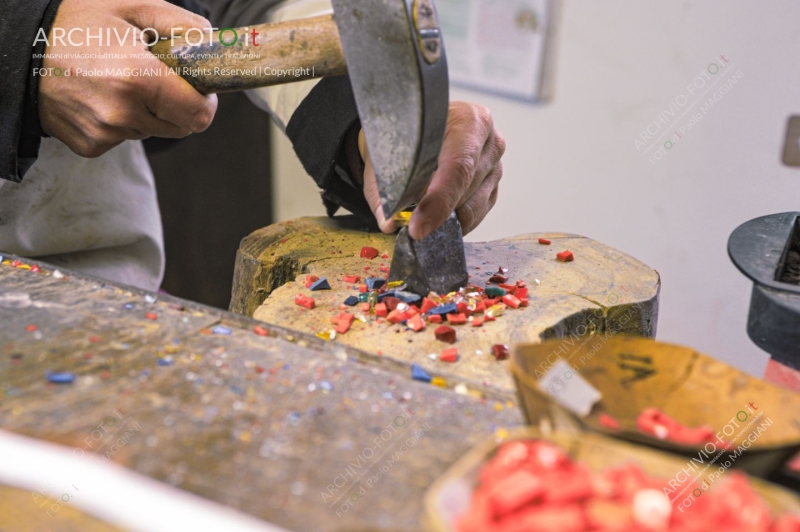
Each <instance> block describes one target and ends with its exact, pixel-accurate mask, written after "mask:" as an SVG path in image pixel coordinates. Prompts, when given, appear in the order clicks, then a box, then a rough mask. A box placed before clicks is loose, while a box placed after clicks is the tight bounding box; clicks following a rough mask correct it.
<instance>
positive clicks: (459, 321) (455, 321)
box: [447, 314, 467, 325]
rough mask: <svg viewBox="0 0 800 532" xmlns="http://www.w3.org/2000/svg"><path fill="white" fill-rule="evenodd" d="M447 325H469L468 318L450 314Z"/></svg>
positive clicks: (462, 315) (463, 315)
mask: <svg viewBox="0 0 800 532" xmlns="http://www.w3.org/2000/svg"><path fill="white" fill-rule="evenodd" d="M447 323H449V324H450V325H464V324H465V323H467V316H466V315H465V314H448V315H447Z"/></svg>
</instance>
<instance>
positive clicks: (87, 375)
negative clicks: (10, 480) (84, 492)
mask: <svg viewBox="0 0 800 532" xmlns="http://www.w3.org/2000/svg"><path fill="white" fill-rule="evenodd" d="M12 259H13V258H12ZM16 264H17V265H16V266H12V265H9V259H8V257H7V258H6V261H5V262H3V263H2V264H0V323H2V325H0V337H1V338H2V340H0V391H1V392H2V393H0V428H2V429H3V430H7V431H12V432H16V433H20V434H24V435H28V436H32V437H35V438H39V439H44V440H48V441H52V442H57V443H60V444H63V445H65V446H68V447H70V448H77V447H84V444H83V442H84V441H85V439H86V438H87V437H89V435H90V434H91V432H92V431H93V430H94V429H95V428H96V427H97V426H98V425H99V424H100V423H102V422H103V420H104V419H105V418H106V416H108V415H109V413H110V412H113V411H115V410H116V409H122V410H123V411H124V412H126V413H128V414H129V415H130V416H131V418H132V422H135V423H137V424H138V425H139V426H140V427H141V430H140V432H138V433H137V434H136V436H135V437H132V438H131V439H130V440H129V441H128V442H127V444H126V445H125V446H124V447H123V448H122V449H121V450H120V452H118V453H116V454H114V455H113V456H112V460H113V461H115V462H117V463H119V464H122V465H123V466H125V467H128V468H130V469H132V470H134V471H136V472H139V473H142V474H144V475H147V476H149V477H152V478H154V479H157V480H160V481H163V482H167V483H170V484H173V485H175V486H178V487H179V488H181V489H183V490H187V491H189V492H193V493H195V494H199V495H201V496H203V497H206V498H208V499H212V500H214V501H218V502H221V503H223V504H225V505H228V506H231V507H233V508H237V509H239V510H241V511H243V512H246V513H248V514H251V515H253V516H257V517H260V518H263V519H265V520H268V521H271V522H274V523H276V524H278V525H280V526H283V527H286V528H288V529H291V530H308V531H314V532H318V531H333V530H341V531H344V530H347V531H354V530H359V531H360V530H378V529H380V530H408V531H412V530H413V531H416V530H419V529H420V524H419V516H420V509H421V501H422V495H423V493H424V491H425V489H426V487H427V486H428V485H429V484H430V483H431V482H432V481H433V480H434V479H435V478H436V477H437V476H438V475H439V474H441V473H442V472H443V471H444V470H445V468H447V467H448V466H449V465H450V464H451V463H452V462H454V461H455V460H456V459H457V458H458V457H459V456H461V455H462V454H463V453H464V452H465V451H467V450H468V449H469V448H470V447H471V446H473V445H474V444H476V443H478V442H480V441H483V440H485V438H487V437H488V436H490V435H491V434H492V433H493V432H494V431H495V430H497V429H500V428H505V427H512V426H515V425H518V424H520V423H521V416H520V413H519V410H518V409H517V407H516V406H515V405H513V404H512V402H511V401H513V399H514V398H513V396H512V395H511V394H504V393H502V392H497V391H492V390H487V391H486V392H485V393H486V397H485V398H484V399H481V398H476V397H473V396H470V395H458V394H456V393H453V392H452V391H450V390H444V389H441V388H437V387H434V386H431V385H430V384H426V383H423V382H418V381H412V380H411V379H410V378H409V377H410V376H409V372H408V367H407V366H406V365H403V364H401V363H399V362H396V361H393V360H391V359H382V358H381V357H378V356H373V355H370V354H368V353H365V352H363V351H359V350H357V349H354V348H352V347H349V346H346V345H342V344H337V343H329V342H324V341H322V340H320V339H318V338H315V337H313V336H311V335H306V334H302V333H297V332H292V331H288V330H287V329H281V328H278V327H272V326H270V327H268V330H269V336H266V337H265V336H261V335H259V334H256V333H255V332H254V328H255V326H256V325H257V322H255V321H253V320H251V319H249V318H244V317H242V316H237V315H234V314H230V313H227V312H222V311H218V310H215V309H211V308H208V307H203V306H199V305H195V304H192V303H189V302H186V301H182V300H178V299H176V298H172V297H167V296H158V298H157V299H155V295H154V294H148V293H145V292H142V291H139V290H135V289H130V288H126V287H119V286H115V285H113V284H111V283H106V282H101V281H99V280H96V279H91V278H87V277H82V276H78V275H73V274H70V273H69V272H63V273H64V274H65V277H63V278H58V277H57V276H55V275H54V274H53V269H52V268H51V267H49V266H47V265H40V267H41V269H42V271H41V272H33V271H31V270H29V269H27V268H28V267H29V265H31V264H34V263H32V262H30V261H25V260H22V261H21V262H20V263H16ZM47 372H71V373H74V374H75V375H76V379H75V381H74V382H73V383H71V384H53V383H50V382H48V378H47ZM409 409H410V410H411V411H413V412H414V415H413V416H410V415H409V414H408V413H407V412H408V411H409ZM398 416H405V417H406V418H407V419H408V420H409V421H408V422H409V423H411V424H412V425H413V426H414V427H415V429H414V430H415V431H416V430H417V429H419V428H421V427H425V426H427V427H429V430H424V431H423V434H422V435H421V436H420V437H418V438H417V441H416V443H415V445H413V446H412V447H410V448H408V451H407V452H406V453H405V454H403V455H401V456H400V457H399V458H398V460H397V461H393V462H392V463H391V464H389V465H390V467H389V468H388V470H387V472H386V475H385V476H384V477H383V478H382V479H380V480H379V481H378V482H377V483H374V484H373V485H372V486H371V487H370V489H368V490H366V492H365V493H363V494H362V495H360V497H359V498H358V500H357V501H356V502H353V503H352V504H351V505H350V507H349V508H348V511H347V512H340V513H341V516H340V515H337V512H336V510H337V509H340V508H341V505H342V504H343V503H344V502H345V500H346V499H347V498H348V497H351V495H352V493H353V489H358V490H359V491H360V488H361V487H363V486H364V481H365V480H366V479H367V478H369V476H370V475H374V474H375V473H376V472H377V471H378V470H379V469H380V468H382V467H385V466H386V465H387V460H388V459H389V458H390V456H391V455H392V454H393V453H394V451H392V452H390V453H388V454H381V453H378V452H374V451H375V450H377V447H376V444H375V443H374V441H375V438H376V437H379V435H380V434H381V432H382V431H383V430H384V429H386V428H387V427H388V426H390V425H391V424H392V423H393V422H394V421H395V420H396V419H398ZM412 417H413V419H412ZM406 437H408V436H404V438H406ZM398 442H399V443H398ZM389 443H390V444H396V445H397V447H399V446H400V445H401V444H402V442H400V440H397V439H394V440H391V441H390V442H389ZM397 447H396V448H397ZM367 448H369V449H370V450H372V451H373V453H366V452H365V450H366V449H367ZM367 454H373V455H374V457H373V458H372V460H370V461H368V463H367V465H366V466H364V467H365V468H366V469H367V470H368V474H367V475H365V476H364V477H362V478H360V479H358V481H357V482H352V483H351V482H348V487H350V489H351V491H349V492H345V491H344V488H343V489H342V490H340V491H339V492H338V493H336V496H335V497H333V498H326V499H325V500H323V497H322V492H323V491H326V487H327V486H329V485H331V484H332V483H333V482H334V479H335V478H336V477H337V475H340V474H343V473H344V472H345V471H346V468H347V467H348V465H349V464H352V463H355V462H357V461H358V457H359V456H360V455H367ZM2 459H3V460H7V459H9V460H13V457H7V456H4V457H2ZM0 494H5V495H8V497H6V496H3V497H0V529H3V530H7V529H8V530H33V529H37V526H39V525H36V524H35V523H37V522H42V520H41V519H40V518H41V513H42V510H41V509H40V508H39V507H38V506H37V505H36V504H35V503H34V502H33V499H32V498H30V499H29V500H30V503H29V505H27V504H28V503H25V502H21V501H24V500H25V499H26V497H21V496H20V493H19V490H14V489H13V488H12V487H0ZM12 495H13V496H12ZM12 509H13V511H12ZM142 511H148V509H144V508H143V509H142ZM33 516H36V517H33ZM81 519H86V517H82V516H81V514H79V513H78V512H73V513H70V512H66V511H65V512H64V513H63V514H56V516H55V517H54V518H50V517H47V518H46V521H44V522H46V523H47V525H46V526H47V527H48V528H47V529H48V530H52V531H56V532H60V531H64V530H107V529H108V528H104V527H101V526H100V525H89V524H87V525H86V526H85V527H84V526H81ZM3 521H5V522H3ZM76 523H77V524H76ZM87 523H88V522H87Z"/></svg>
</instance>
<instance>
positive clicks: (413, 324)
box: [406, 314, 425, 332]
mask: <svg viewBox="0 0 800 532" xmlns="http://www.w3.org/2000/svg"><path fill="white" fill-rule="evenodd" d="M406 325H407V326H408V327H409V328H411V330H413V331H414V332H420V331H421V330H423V329H424V328H425V322H424V321H422V316H420V315H419V314H417V315H415V316H414V317H412V318H411V319H409V320H408V321H407V322H406Z"/></svg>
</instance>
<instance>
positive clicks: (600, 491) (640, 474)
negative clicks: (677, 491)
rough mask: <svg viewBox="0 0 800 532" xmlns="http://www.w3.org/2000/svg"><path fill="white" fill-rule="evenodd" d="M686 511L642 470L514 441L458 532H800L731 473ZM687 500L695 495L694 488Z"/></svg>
mask: <svg viewBox="0 0 800 532" xmlns="http://www.w3.org/2000/svg"><path fill="white" fill-rule="evenodd" d="M726 477H727V478H726V479H725V480H724V481H720V483H719V484H718V485H715V487H714V489H712V490H709V491H708V492H705V493H703V494H702V495H701V496H698V497H696V500H695V501H694V502H693V504H691V505H690V506H688V507H686V508H684V509H683V510H681V509H679V508H678V502H680V501H678V500H676V501H675V502H670V499H669V497H668V496H667V495H666V494H665V492H664V487H665V486H666V485H667V482H666V481H665V480H662V479H656V478H653V477H650V476H648V475H647V474H645V472H644V471H642V469H641V468H640V467H639V466H638V465H636V464H632V463H630V464H626V465H621V466H615V467H609V468H607V469H605V470H604V471H602V472H593V471H592V470H591V469H590V468H589V467H588V466H587V465H585V464H582V463H579V462H576V461H574V460H572V459H571V458H570V457H569V456H568V455H567V454H566V453H565V452H564V451H562V450H561V448H559V447H557V446H556V445H554V444H552V443H550V442H547V441H543V440H535V439H531V440H513V441H509V442H507V443H504V444H503V445H501V446H500V447H499V449H498V450H497V452H496V453H495V455H494V456H493V457H492V458H491V459H490V460H489V461H488V462H487V463H486V464H485V465H484V466H483V468H482V469H481V471H480V474H479V479H478V486H477V488H476V490H475V491H474V493H473V496H472V505H471V507H470V509H469V511H468V512H467V513H466V514H464V515H462V516H461V517H460V518H459V519H458V521H457V525H456V530H458V532H578V531H585V530H586V531H604V532H612V531H614V532H653V531H681V532H709V531H719V532H723V531H724V532H799V531H800V517H798V516H789V515H786V516H782V517H774V516H773V515H772V513H771V511H770V509H769V507H768V506H767V504H766V503H765V502H764V501H763V500H761V498H760V497H759V496H758V494H757V493H756V491H755V490H754V489H753V487H752V485H751V484H750V482H749V481H748V479H747V477H746V476H745V475H743V474H741V473H737V472H730V473H728V474H727V475H726ZM687 486H688V487H689V489H688V490H687V492H686V493H691V492H692V487H693V486H691V485H688V484H687Z"/></svg>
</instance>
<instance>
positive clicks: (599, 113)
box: [275, 0, 800, 374]
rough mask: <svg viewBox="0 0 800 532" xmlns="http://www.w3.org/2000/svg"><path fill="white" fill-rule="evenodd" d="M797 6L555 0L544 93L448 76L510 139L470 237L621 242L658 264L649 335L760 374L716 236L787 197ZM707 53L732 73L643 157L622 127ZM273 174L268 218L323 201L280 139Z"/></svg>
mask: <svg viewBox="0 0 800 532" xmlns="http://www.w3.org/2000/svg"><path fill="white" fill-rule="evenodd" d="M798 20H800V2H797V1H796V0H782V1H775V0H773V1H771V2H758V3H755V2H752V0H715V1H686V2H680V1H673V0H660V1H658V2H654V1H650V2H642V1H641V0H604V1H603V2H589V1H586V0H584V1H578V0H565V1H564V3H563V5H562V9H561V16H560V18H559V20H558V26H559V27H558V36H557V40H556V44H557V51H556V54H555V63H554V64H555V89H554V99H553V101H552V102H551V103H549V104H546V105H541V106H533V105H525V104H521V103H517V102H512V101H507V100H504V99H500V98H496V97H492V96H488V95H484V94H480V93H473V92H468V91H465V90H459V89H454V90H453V93H452V98H453V99H466V100H473V101H477V102H480V103H482V104H484V105H486V106H488V107H489V108H490V109H492V111H493V113H494V116H495V121H496V124H497V127H498V128H499V129H500V130H501V131H502V132H503V133H504V134H505V136H506V139H507V143H508V149H507V152H506V156H505V159H504V164H505V177H504V179H503V184H502V187H501V193H500V200H499V202H498V204H497V206H496V207H495V209H494V210H493V211H492V213H491V214H490V215H489V216H488V217H487V219H486V220H485V221H484V223H483V224H482V225H481V226H480V227H479V228H478V229H477V230H476V231H475V232H474V233H472V234H470V235H469V237H468V238H469V239H470V240H478V241H480V240H492V239H496V238H501V237H504V236H510V235H515V234H520V233H527V232H532V231H565V232H573V233H579V234H583V235H586V236H589V237H592V238H594V239H596V240H599V241H601V242H604V243H606V244H609V245H611V246H614V247H616V248H618V249H620V250H623V251H625V252H627V253H629V254H631V255H633V256H635V257H636V258H638V259H640V260H642V261H643V262H645V263H647V264H648V265H650V266H651V267H653V268H655V269H657V270H658V271H659V272H660V273H661V276H662V292H661V312H660V316H659V326H658V338H659V339H661V340H663V341H670V342H675V343H680V344H684V345H689V346H693V347H695V348H697V349H699V350H701V351H703V352H706V353H708V354H711V355H713V356H715V357H717V358H720V359H722V360H724V361H726V362H729V363H731V364H733V365H736V366H738V367H741V368H743V369H745V370H747V371H750V372H752V373H756V374H760V373H761V372H762V371H763V367H764V365H765V363H766V360H767V356H766V354H765V353H763V352H762V351H761V350H759V349H758V348H757V347H755V346H754V345H753V344H752V343H751V342H750V340H749V338H748V337H747V334H746V331H745V325H746V317H747V309H748V304H749V297H750V286H751V285H750V283H749V282H748V281H747V280H746V279H745V277H744V276H742V275H741V274H740V273H739V272H738V270H736V269H735V268H734V266H733V265H732V263H731V262H730V260H729V258H728V256H727V252H726V246H727V240H728V236H729V235H730V233H731V231H733V229H734V228H735V227H736V226H737V225H739V224H740V223H743V222H745V221H747V220H749V219H751V218H754V217H757V216H761V215H765V214H771V213H775V212H783V211H793V210H800V169H790V168H786V167H784V166H783V165H782V164H781V163H780V153H781V149H782V142H783V135H784V132H785V125H786V120H787V117H788V116H789V115H791V114H800V68H798V66H800V65H799V63H800V60H798V55H797V54H798V52H800V31H798V29H797V21H798ZM720 54H723V55H725V57H726V58H727V59H728V60H729V61H730V63H729V66H731V67H732V68H733V69H734V71H735V70H741V73H742V74H743V78H742V79H741V80H740V81H739V82H738V83H736V84H735V85H733V86H732V87H731V90H730V91H729V92H728V93H727V94H725V95H724V96H723V97H722V98H721V100H720V101H719V103H717V104H716V105H714V106H713V107H712V108H711V109H710V110H708V112H707V113H706V114H705V115H704V116H703V118H702V120H700V121H699V122H698V124H697V125H696V126H694V127H693V128H692V129H691V131H688V132H687V133H686V134H685V135H684V138H683V139H682V140H681V141H680V142H679V143H678V144H676V145H675V146H674V147H673V148H672V149H671V150H670V151H669V152H668V153H667V154H666V156H664V158H662V159H661V161H660V162H659V163H658V164H657V165H655V166H654V165H652V164H651V163H650V162H648V160H647V159H648V158H647V156H644V157H643V156H641V155H640V154H639V153H638V152H637V149H636V147H635V145H634V139H635V138H637V136H638V135H639V134H640V132H641V131H643V130H644V129H645V128H646V127H647V125H648V124H649V123H651V122H652V121H653V120H655V119H656V117H657V116H658V115H659V113H661V112H662V111H663V110H665V109H668V108H669V106H670V104H671V103H672V102H674V101H676V98H678V96H679V95H687V86H688V85H690V84H691V83H692V82H693V80H694V79H695V78H696V77H697V76H698V75H700V74H701V73H702V72H703V71H704V70H705V69H706V67H707V65H708V64H709V63H711V62H712V61H717V62H719V59H718V57H719V55H720ZM726 68H727V67H726ZM719 75H726V74H725V71H724V70H723V71H721V72H720V73H719V74H717V76H719ZM723 82H724V80H723ZM709 96H710V94H709ZM681 101H682V100H681ZM691 103H692V102H691V100H690V101H689V104H687V107H688V105H690V104H691ZM699 105H702V104H698V106H699ZM685 108H686V107H684V108H683V109H681V111H683V110H684V109H685ZM693 112H695V111H693ZM690 114H691V113H690ZM688 116H689V115H687V116H686V117H685V119H682V120H680V121H678V120H677V119H673V120H675V123H676V125H678V126H679V125H685V122H686V121H687V120H688ZM663 140H666V138H664V139H663ZM650 153H651V154H652V151H651V152H650ZM275 175H276V176H277V177H278V182H277V194H276V212H277V215H278V216H279V217H280V218H281V219H286V218H291V217H296V216H301V215H305V214H313V213H322V212H323V210H322V208H321V207H320V205H319V200H318V196H317V195H316V193H315V192H314V191H313V187H309V186H297V184H298V180H300V181H301V182H303V183H304V184H306V185H308V183H309V182H308V181H302V180H303V179H308V178H306V177H301V176H302V169H301V168H300V167H299V164H298V163H297V162H296V160H294V158H293V155H292V154H291V151H290V149H289V147H288V143H286V142H285V140H284V139H280V140H278V141H277V148H276V172H275ZM577 260H580V257H578V258H577Z"/></svg>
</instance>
